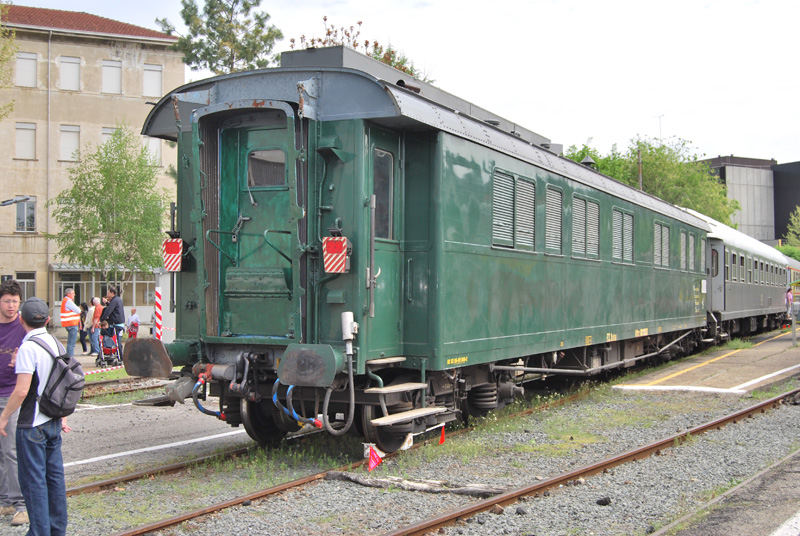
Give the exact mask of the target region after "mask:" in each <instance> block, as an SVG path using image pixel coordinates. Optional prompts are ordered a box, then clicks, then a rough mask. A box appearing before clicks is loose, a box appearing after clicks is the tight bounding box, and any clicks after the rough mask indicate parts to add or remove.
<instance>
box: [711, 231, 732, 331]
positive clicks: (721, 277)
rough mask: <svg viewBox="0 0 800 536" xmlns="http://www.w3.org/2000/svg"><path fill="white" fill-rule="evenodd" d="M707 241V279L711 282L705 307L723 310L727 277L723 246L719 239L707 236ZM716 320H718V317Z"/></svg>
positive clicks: (712, 309)
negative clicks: (708, 252) (708, 251)
mask: <svg viewBox="0 0 800 536" xmlns="http://www.w3.org/2000/svg"><path fill="white" fill-rule="evenodd" d="M708 243H709V245H710V246H711V247H710V248H709V249H710V251H711V255H710V257H711V258H710V259H709V261H708V270H709V276H708V280H709V281H710V282H711V290H710V291H709V293H708V296H707V298H708V299H710V303H709V304H708V305H707V308H708V309H709V310H711V311H724V310H725V279H726V277H727V273H726V271H727V268H726V263H725V246H724V244H723V243H722V241H721V240H716V239H712V238H710V237H709V239H708ZM717 320H720V319H719V318H718V319H717Z"/></svg>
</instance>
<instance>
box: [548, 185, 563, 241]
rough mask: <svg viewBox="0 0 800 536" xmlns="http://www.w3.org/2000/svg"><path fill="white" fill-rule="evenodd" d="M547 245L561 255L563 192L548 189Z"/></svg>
mask: <svg viewBox="0 0 800 536" xmlns="http://www.w3.org/2000/svg"><path fill="white" fill-rule="evenodd" d="M546 220H547V221H546V225H545V245H546V246H547V249H549V250H551V251H553V252H556V253H561V191H560V190H556V189H554V188H548V189H547V218H546Z"/></svg>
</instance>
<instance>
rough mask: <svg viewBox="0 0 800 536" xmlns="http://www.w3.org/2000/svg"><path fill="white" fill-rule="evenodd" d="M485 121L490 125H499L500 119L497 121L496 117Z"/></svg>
mask: <svg viewBox="0 0 800 536" xmlns="http://www.w3.org/2000/svg"><path fill="white" fill-rule="evenodd" d="M486 122H487V123H489V124H490V125H492V126H493V127H499V126H500V121H498V120H497V119H487V120H486Z"/></svg>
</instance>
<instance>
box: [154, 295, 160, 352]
mask: <svg viewBox="0 0 800 536" xmlns="http://www.w3.org/2000/svg"><path fill="white" fill-rule="evenodd" d="M153 334H154V335H155V336H156V339H158V340H159V341H160V340H161V287H156V326H155V329H154V330H153Z"/></svg>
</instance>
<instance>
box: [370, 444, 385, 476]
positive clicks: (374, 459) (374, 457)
mask: <svg viewBox="0 0 800 536" xmlns="http://www.w3.org/2000/svg"><path fill="white" fill-rule="evenodd" d="M382 461H383V458H381V457H380V456H378V453H377V452H375V449H374V448H372V447H370V448H369V464H368V465H367V468H368V469H369V470H370V471H372V470H373V469H375V468H376V467H378V466H379V465H380V464H381V462H382Z"/></svg>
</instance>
